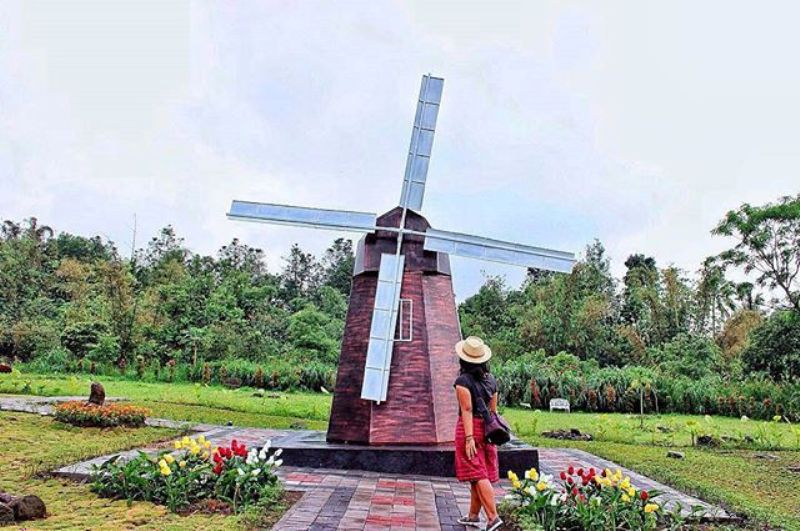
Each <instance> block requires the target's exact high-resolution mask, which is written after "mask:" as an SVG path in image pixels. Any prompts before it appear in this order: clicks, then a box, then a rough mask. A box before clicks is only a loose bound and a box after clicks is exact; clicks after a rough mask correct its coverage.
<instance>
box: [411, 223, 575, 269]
mask: <svg viewBox="0 0 800 531" xmlns="http://www.w3.org/2000/svg"><path fill="white" fill-rule="evenodd" d="M425 250H426V251H439V252H442V253H447V254H454V255H457V256H465V257H467V258H478V259H480V260H488V261H490V262H501V263H504V264H512V265H518V266H523V267H534V268H537V269H546V270H549V271H558V272H560V273H569V272H570V271H572V266H573V265H574V264H575V255H574V254H573V253H567V252H564V251H555V250H553V249H544V248H542V247H533V246H531V245H522V244H520V243H512V242H504V241H501V240H493V239H491V238H482V237H480V236H472V235H470V234H460V233H458V232H448V231H444V230H435V229H428V230H427V231H426V232H425Z"/></svg>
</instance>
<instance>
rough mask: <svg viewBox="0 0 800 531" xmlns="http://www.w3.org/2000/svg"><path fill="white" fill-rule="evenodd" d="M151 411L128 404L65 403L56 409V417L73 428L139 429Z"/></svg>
mask: <svg viewBox="0 0 800 531" xmlns="http://www.w3.org/2000/svg"><path fill="white" fill-rule="evenodd" d="M149 414H150V410H149V409H147V408H143V407H138V406H131V405H126V404H106V405H103V406H96V405H90V404H87V403H85V402H64V403H61V404H58V405H57V406H56V407H55V413H54V417H55V419H56V420H57V421H59V422H64V423H67V424H72V425H73V426H82V427H97V428H111V427H114V426H127V427H131V428H138V427H141V426H144V421H145V419H146V418H147V415H149Z"/></svg>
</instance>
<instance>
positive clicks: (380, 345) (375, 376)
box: [361, 253, 405, 402]
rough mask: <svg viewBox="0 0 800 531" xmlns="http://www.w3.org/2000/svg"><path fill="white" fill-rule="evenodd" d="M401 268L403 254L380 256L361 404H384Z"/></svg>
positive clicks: (401, 275) (398, 297) (403, 261)
mask: <svg viewBox="0 0 800 531" xmlns="http://www.w3.org/2000/svg"><path fill="white" fill-rule="evenodd" d="M404 265H405V256H403V255H402V254H401V255H397V254H388V253H383V254H381V265H380V268H379V269H378V286H377V288H376V289H375V305H374V306H373V308H372V322H371V324H370V330H369V343H368V346H367V360H366V362H365V365H364V381H363V384H362V386H361V398H362V399H363V400H374V401H376V402H383V401H385V400H386V391H387V389H388V388H389V369H390V368H391V366H392V349H393V348H394V333H395V327H396V326H397V306H398V300H399V299H400V283H401V282H402V280H403V266H404Z"/></svg>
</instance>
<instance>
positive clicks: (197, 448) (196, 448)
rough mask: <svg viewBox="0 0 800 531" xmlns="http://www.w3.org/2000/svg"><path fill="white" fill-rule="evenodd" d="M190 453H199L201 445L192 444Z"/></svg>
mask: <svg viewBox="0 0 800 531" xmlns="http://www.w3.org/2000/svg"><path fill="white" fill-rule="evenodd" d="M189 453H190V454H192V455H197V454H199V453H200V447H199V446H197V445H194V446H192V447H191V448H189Z"/></svg>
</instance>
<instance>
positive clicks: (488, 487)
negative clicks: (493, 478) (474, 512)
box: [477, 479, 497, 522]
mask: <svg viewBox="0 0 800 531" xmlns="http://www.w3.org/2000/svg"><path fill="white" fill-rule="evenodd" d="M477 491H478V497H479V498H480V500H481V505H482V506H483V510H484V512H485V513H486V521H487V522H492V521H494V519H495V518H497V505H495V503H494V487H492V484H491V482H489V480H488V479H482V480H480V481H479V482H478V485H477Z"/></svg>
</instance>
